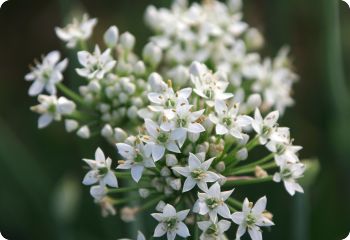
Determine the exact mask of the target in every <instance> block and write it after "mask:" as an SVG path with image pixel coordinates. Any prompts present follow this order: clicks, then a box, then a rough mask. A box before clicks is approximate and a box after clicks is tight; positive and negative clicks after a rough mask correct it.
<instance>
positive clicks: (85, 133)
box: [77, 125, 90, 139]
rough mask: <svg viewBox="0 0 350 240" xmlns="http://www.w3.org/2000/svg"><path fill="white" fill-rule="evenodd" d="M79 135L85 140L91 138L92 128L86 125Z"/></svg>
mask: <svg viewBox="0 0 350 240" xmlns="http://www.w3.org/2000/svg"><path fill="white" fill-rule="evenodd" d="M77 135H78V136H79V137H81V138H84V139H88V138H90V128H89V127H88V126H86V125H85V126H83V127H81V128H79V130H78V132H77Z"/></svg>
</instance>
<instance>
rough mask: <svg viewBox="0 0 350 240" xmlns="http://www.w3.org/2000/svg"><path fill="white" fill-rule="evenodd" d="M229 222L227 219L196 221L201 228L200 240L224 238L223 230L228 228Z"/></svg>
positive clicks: (222, 239) (220, 239) (219, 239)
mask: <svg viewBox="0 0 350 240" xmlns="http://www.w3.org/2000/svg"><path fill="white" fill-rule="evenodd" d="M230 226H231V223H230V222H229V221H227V220H224V219H222V220H220V221H219V222H217V223H215V222H212V221H202V222H198V227H199V229H200V230H202V232H203V233H202V234H201V236H200V240H226V239H227V238H226V237H225V232H226V231H227V230H228V229H229V228H230Z"/></svg>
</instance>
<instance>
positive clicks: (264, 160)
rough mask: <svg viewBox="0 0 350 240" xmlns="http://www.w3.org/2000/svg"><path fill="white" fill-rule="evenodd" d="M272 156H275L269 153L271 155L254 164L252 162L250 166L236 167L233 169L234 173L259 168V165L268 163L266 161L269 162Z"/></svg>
mask: <svg viewBox="0 0 350 240" xmlns="http://www.w3.org/2000/svg"><path fill="white" fill-rule="evenodd" d="M274 156H275V154H274V153H271V154H269V155H267V156H266V157H264V158H262V159H259V160H257V161H255V162H253V163H250V164H247V165H244V166H242V167H238V168H236V169H234V172H237V171H240V170H242V169H247V168H252V167H254V168H255V166H259V165H261V164H263V163H266V162H268V161H269V160H271V159H272V158H273V157H274Z"/></svg>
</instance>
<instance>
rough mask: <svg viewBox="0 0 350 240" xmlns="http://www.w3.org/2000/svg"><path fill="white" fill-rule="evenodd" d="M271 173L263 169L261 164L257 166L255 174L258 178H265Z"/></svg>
mask: <svg viewBox="0 0 350 240" xmlns="http://www.w3.org/2000/svg"><path fill="white" fill-rule="evenodd" d="M268 175H269V174H268V173H267V172H266V171H265V170H264V169H262V168H261V167H260V166H255V176H256V177H257V178H265V177H267V176H268Z"/></svg>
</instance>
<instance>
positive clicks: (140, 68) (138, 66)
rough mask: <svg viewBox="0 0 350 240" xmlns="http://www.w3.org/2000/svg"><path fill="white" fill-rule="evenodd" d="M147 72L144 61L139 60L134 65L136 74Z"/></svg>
mask: <svg viewBox="0 0 350 240" xmlns="http://www.w3.org/2000/svg"><path fill="white" fill-rule="evenodd" d="M145 72H146V66H145V63H144V62H142V61H138V62H137V63H136V64H135V66H134V73H135V74H136V75H143V74H145Z"/></svg>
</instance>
